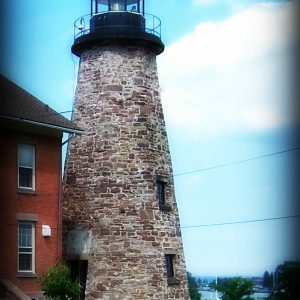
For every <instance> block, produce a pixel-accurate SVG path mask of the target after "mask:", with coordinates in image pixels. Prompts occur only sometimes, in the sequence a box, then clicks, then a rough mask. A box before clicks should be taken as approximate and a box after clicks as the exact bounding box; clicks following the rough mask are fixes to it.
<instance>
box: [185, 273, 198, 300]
mask: <svg viewBox="0 0 300 300" xmlns="http://www.w3.org/2000/svg"><path fill="white" fill-rule="evenodd" d="M187 277H188V284H189V292H190V297H191V300H201V295H200V294H199V292H198V285H197V282H196V279H195V278H194V277H193V275H192V273H190V272H188V273H187Z"/></svg>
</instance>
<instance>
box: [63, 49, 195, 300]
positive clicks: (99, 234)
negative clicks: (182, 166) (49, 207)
mask: <svg viewBox="0 0 300 300" xmlns="http://www.w3.org/2000/svg"><path fill="white" fill-rule="evenodd" d="M73 121H75V123H76V124H78V125H79V126H80V127H81V128H83V129H84V130H85V134H84V135H82V136H78V137H75V138H72V139H71V141H70V143H69V146H68V151H67V158H66V166H65V174H64V187H63V222H64V231H65V243H66V240H67V237H68V235H67V233H68V232H69V231H70V230H73V229H76V228H80V229H83V230H86V231H88V232H89V234H90V237H91V238H90V245H89V250H88V275H87V285H86V299H107V300H113V299H122V300H126V299H135V300H146V299H151V300H162V299H182V300H184V299H189V296H188V289H187V279H186V269H185V263H184V256H183V248H182V240H181V234H180V228H179V227H180V224H179V217H178V211H177V206H176V201H175V194H174V185H173V177H172V165H171V158H170V152H169V148H168V141H167V134H166V128H165V123H164V116H163V111H162V105H161V100H160V95H159V86H158V77H157V69H156V57H155V54H153V53H151V52H149V51H147V50H145V49H142V48H138V47H129V46H127V47H125V46H122V47H120V46H107V47H102V48H101V47H99V48H93V49H91V50H86V51H84V52H83V53H82V55H81V59H80V67H79V75H78V85H77V91H76V100H75V112H74V114H73ZM157 176H162V178H164V179H165V180H166V181H167V183H166V202H167V204H168V205H169V206H170V207H171V211H165V210H161V209H160V208H159V205H158V201H157V199H156V192H157V191H156V181H157ZM170 251H171V252H170ZM165 253H174V254H175V256H174V271H175V277H176V279H178V282H177V284H173V285H171V284H168V281H167V270H166V262H165Z"/></svg>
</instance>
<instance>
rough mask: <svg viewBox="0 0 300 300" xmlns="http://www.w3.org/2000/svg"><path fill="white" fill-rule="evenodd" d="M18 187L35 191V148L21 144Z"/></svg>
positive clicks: (19, 148)
mask: <svg viewBox="0 0 300 300" xmlns="http://www.w3.org/2000/svg"><path fill="white" fill-rule="evenodd" d="M18 187H19V188H22V189H30V190H35V146H34V145H29V144H19V147H18Z"/></svg>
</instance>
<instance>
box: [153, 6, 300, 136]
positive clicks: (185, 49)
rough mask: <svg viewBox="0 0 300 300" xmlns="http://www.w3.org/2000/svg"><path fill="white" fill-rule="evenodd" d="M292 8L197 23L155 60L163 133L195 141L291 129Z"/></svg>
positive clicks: (263, 8)
mask: <svg viewBox="0 0 300 300" xmlns="http://www.w3.org/2000/svg"><path fill="white" fill-rule="evenodd" d="M294 5H295V4H294V3H292V2H289V3H281V4H279V3H277V4H276V3H268V4H266V3H265V4H257V5H254V6H252V7H250V8H248V9H245V10H244V11H240V12H239V13H236V14H235V15H233V16H232V17H231V18H229V19H227V20H225V21H223V22H207V23H202V24H199V25H198V26H197V27H196V28H195V30H194V32H192V33H190V34H187V35H186V36H184V37H182V38H181V39H180V40H179V41H177V42H176V43H174V44H172V45H170V46H169V47H167V48H166V50H165V52H164V53H163V54H162V55H161V56H159V58H158V66H159V76H160V84H161V88H162V100H163V105H164V108H165V116H166V120H167V123H168V125H169V126H172V127H176V128H177V129H181V130H182V131H183V132H185V133H189V134H193V135H195V136H211V135H220V134H224V133H225V134H226V133H231V132H234V131H241V130H266V129H272V128H276V127H279V126H283V125H286V124H289V123H290V122H291V121H292V120H291V116H292V112H291V108H290V106H289V105H288V104H287V103H288V102H289V99H288V98H289V92H290V91H289V89H290V85H289V84H290V81H291V74H290V73H291V65H290V64H291V61H289V59H288V54H289V52H288V51H290V47H291V44H292V40H293V37H294V35H293V22H292V18H291V15H292V11H293V9H294Z"/></svg>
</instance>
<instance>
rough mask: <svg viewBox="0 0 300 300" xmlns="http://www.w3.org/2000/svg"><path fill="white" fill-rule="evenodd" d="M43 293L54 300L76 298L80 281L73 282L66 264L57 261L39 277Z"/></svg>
mask: <svg viewBox="0 0 300 300" xmlns="http://www.w3.org/2000/svg"><path fill="white" fill-rule="evenodd" d="M39 283H40V284H41V286H42V289H43V291H44V295H46V296H48V297H50V298H51V299H55V300H68V299H76V298H78V296H79V294H80V289H81V286H80V283H79V282H73V281H72V279H71V272H70V269H69V267H68V266H67V265H65V264H62V263H58V264H55V265H54V266H52V267H51V268H50V269H49V270H48V271H47V272H46V273H45V274H44V275H43V276H41V277H40V278H39Z"/></svg>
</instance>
